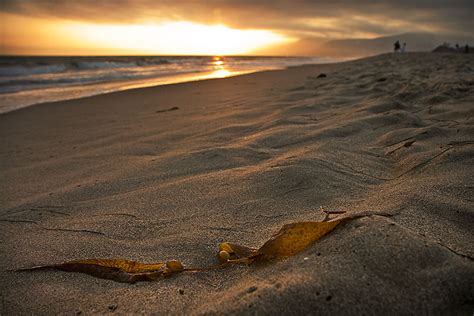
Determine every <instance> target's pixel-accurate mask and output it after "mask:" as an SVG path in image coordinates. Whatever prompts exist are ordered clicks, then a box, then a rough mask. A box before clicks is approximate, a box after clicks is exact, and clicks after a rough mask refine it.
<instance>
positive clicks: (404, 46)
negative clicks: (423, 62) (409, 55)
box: [400, 43, 407, 53]
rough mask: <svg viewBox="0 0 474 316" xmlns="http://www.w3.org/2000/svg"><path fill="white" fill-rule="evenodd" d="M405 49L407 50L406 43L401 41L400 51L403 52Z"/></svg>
mask: <svg viewBox="0 0 474 316" xmlns="http://www.w3.org/2000/svg"><path fill="white" fill-rule="evenodd" d="M406 50H407V43H403V46H402V49H401V50H400V51H401V52H402V53H404V52H405V51H406Z"/></svg>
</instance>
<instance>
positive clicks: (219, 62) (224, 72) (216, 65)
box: [210, 56, 233, 78]
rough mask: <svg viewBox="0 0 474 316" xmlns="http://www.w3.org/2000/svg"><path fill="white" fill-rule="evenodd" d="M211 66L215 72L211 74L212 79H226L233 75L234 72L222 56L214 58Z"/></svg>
mask: <svg viewBox="0 0 474 316" xmlns="http://www.w3.org/2000/svg"><path fill="white" fill-rule="evenodd" d="M211 65H212V67H213V71H212V73H211V74H210V77H212V78H225V77H229V76H231V75H232V74H233V72H232V71H230V70H229V69H228V67H227V65H226V64H225V62H224V59H223V58H222V57H220V56H214V57H213V58H212V62H211Z"/></svg>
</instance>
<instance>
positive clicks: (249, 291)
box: [247, 286, 258, 293]
mask: <svg viewBox="0 0 474 316" xmlns="http://www.w3.org/2000/svg"><path fill="white" fill-rule="evenodd" d="M257 289H258V288H257V287H256V286H251V287H249V288H248V289H247V293H252V292H255V291H256V290H257Z"/></svg>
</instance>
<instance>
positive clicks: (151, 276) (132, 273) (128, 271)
mask: <svg viewBox="0 0 474 316" xmlns="http://www.w3.org/2000/svg"><path fill="white" fill-rule="evenodd" d="M325 213H326V218H325V219H324V220H322V221H319V222H297V223H292V224H286V225H284V226H283V227H282V228H281V229H280V230H279V231H278V232H277V233H275V234H274V235H273V236H272V237H271V238H270V239H269V240H268V241H267V242H265V243H264V244H263V245H262V246H261V247H260V248H258V249H256V248H250V247H246V246H241V245H238V244H235V243H229V242H224V243H221V244H220V245H219V253H218V258H219V261H220V264H218V265H214V266H205V267H197V268H185V267H184V266H183V265H182V264H181V262H180V261H178V260H170V261H167V262H159V263H141V262H136V261H130V260H125V259H87V260H76V261H69V262H63V263H60V264H54V265H45V266H37V267H32V268H27V269H20V270H14V271H32V270H45V269H57V270H63V271H68V272H81V273H86V274H89V275H92V276H95V277H98V278H102V279H110V280H114V281H117V282H125V283H135V282H137V281H155V280H158V279H160V278H162V277H165V276H170V275H173V274H176V273H180V272H185V271H188V272H199V271H205V270H213V269H220V268H224V267H226V266H228V265H229V264H241V263H244V264H252V263H254V262H255V261H257V260H258V261H261V260H271V259H279V258H285V257H291V256H294V255H296V254H298V253H300V252H302V251H304V250H305V249H306V248H308V247H309V246H310V245H311V244H312V243H314V242H315V241H317V240H318V239H320V238H321V237H323V236H324V235H326V234H328V233H329V232H331V231H332V230H333V229H334V228H335V227H336V226H337V225H339V224H340V223H341V222H343V221H346V220H350V219H353V218H356V217H363V216H370V215H376V214H377V215H389V214H384V213H376V212H371V211H368V212H362V213H353V214H344V215H342V216H339V217H338V218H335V219H333V220H328V216H329V213H328V212H325Z"/></svg>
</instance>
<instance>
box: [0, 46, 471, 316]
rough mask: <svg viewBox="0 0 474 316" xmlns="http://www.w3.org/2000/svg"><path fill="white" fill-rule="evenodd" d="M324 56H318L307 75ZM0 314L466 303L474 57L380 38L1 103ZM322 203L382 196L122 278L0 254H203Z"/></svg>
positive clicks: (413, 310) (422, 308)
mask: <svg viewBox="0 0 474 316" xmlns="http://www.w3.org/2000/svg"><path fill="white" fill-rule="evenodd" d="M322 74H324V75H322ZM0 135H1V137H0V142H1V143H0V161H1V168H0V177H1V179H2V181H0V189H1V192H2V193H1V195H0V205H1V208H0V258H1V259H0V270H1V272H0V280H1V281H0V289H1V299H0V313H1V314H2V315H18V314H25V315H26V314H69V315H70V314H85V315H88V314H102V313H118V314H136V313H145V314H183V313H185V314H190V315H194V314H228V313H239V314H325V315H328V314H356V313H357V314H369V315H371V314H375V315H380V314H443V313H449V314H451V313H452V314H456V313H460V314H466V315H472V313H473V312H474V303H473V302H474V262H473V258H474V235H473V232H474V203H473V202H474V200H473V197H474V190H473V189H474V181H473V179H474V167H473V166H474V164H473V162H474V147H473V145H474V56H473V55H464V54H435V53H407V54H385V55H380V56H376V57H371V58H366V59H361V60H356V61H350V62H345V63H338V64H325V65H308V66H300V67H294V68H289V69H286V70H277V71H267V72H260V73H255V74H250V75H243V76H237V77H232V78H226V79H213V80H205V81H199V82H190V83H181V84H174V85H167V86H158V87H151V88H143V89H135V90H128V91H122V92H115V93H111V94H104V95H98V96H93V97H88V98H83V99H77V100H69V101H63V102H56V103H47V104H41V105H36V106H31V107H28V108H25V109H21V110H18V111H14V112H10V113H6V114H2V115H0ZM320 207H323V208H324V209H325V210H330V211H345V212H360V211H374V212H375V211H377V212H385V213H387V214H389V215H390V216H379V215H375V216H369V217H363V218H360V219H356V220H353V221H350V222H347V223H345V224H341V225H340V226H338V227H337V228H336V229H335V230H334V231H333V232H332V233H330V234H328V235H327V236H325V237H323V238H322V239H321V240H319V241H317V242H315V243H314V244H313V245H312V246H311V247H309V248H308V249H307V250H306V251H304V252H303V253H301V254H298V255H296V256H294V257H290V258H288V259H284V260H276V261H274V262H270V263H268V264H261V265H255V266H254V265H252V266H233V267H229V268H226V269H221V270H215V271H207V272H200V273H182V274H179V275H176V276H173V277H170V278H166V279H163V280H159V281H156V282H140V283H136V284H123V283H117V282H114V281H111V280H103V279H98V278H94V277H92V276H89V275H85V274H79V273H67V272H62V271H35V272H7V271H6V270H11V269H18V268H24V267H30V266H35V265H42V264H52V263H59V262H63V261H67V260H75V259H86V258H126V259H130V260H137V261H142V262H160V261H163V260H169V259H179V260H181V261H182V262H183V263H184V264H185V265H187V266H205V265H212V264H214V263H215V262H216V261H217V259H216V252H217V245H218V244H219V243H220V242H223V241H234V242H238V243H240V244H243V245H248V246H259V245H261V244H262V243H263V242H264V241H266V240H267V239H268V238H269V237H270V236H271V235H272V233H274V232H275V231H277V230H278V229H279V228H280V227H281V226H282V225H284V224H287V223H291V222H297V221H310V220H320V219H322V218H323V217H324V214H323V213H322V212H321V210H320Z"/></svg>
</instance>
